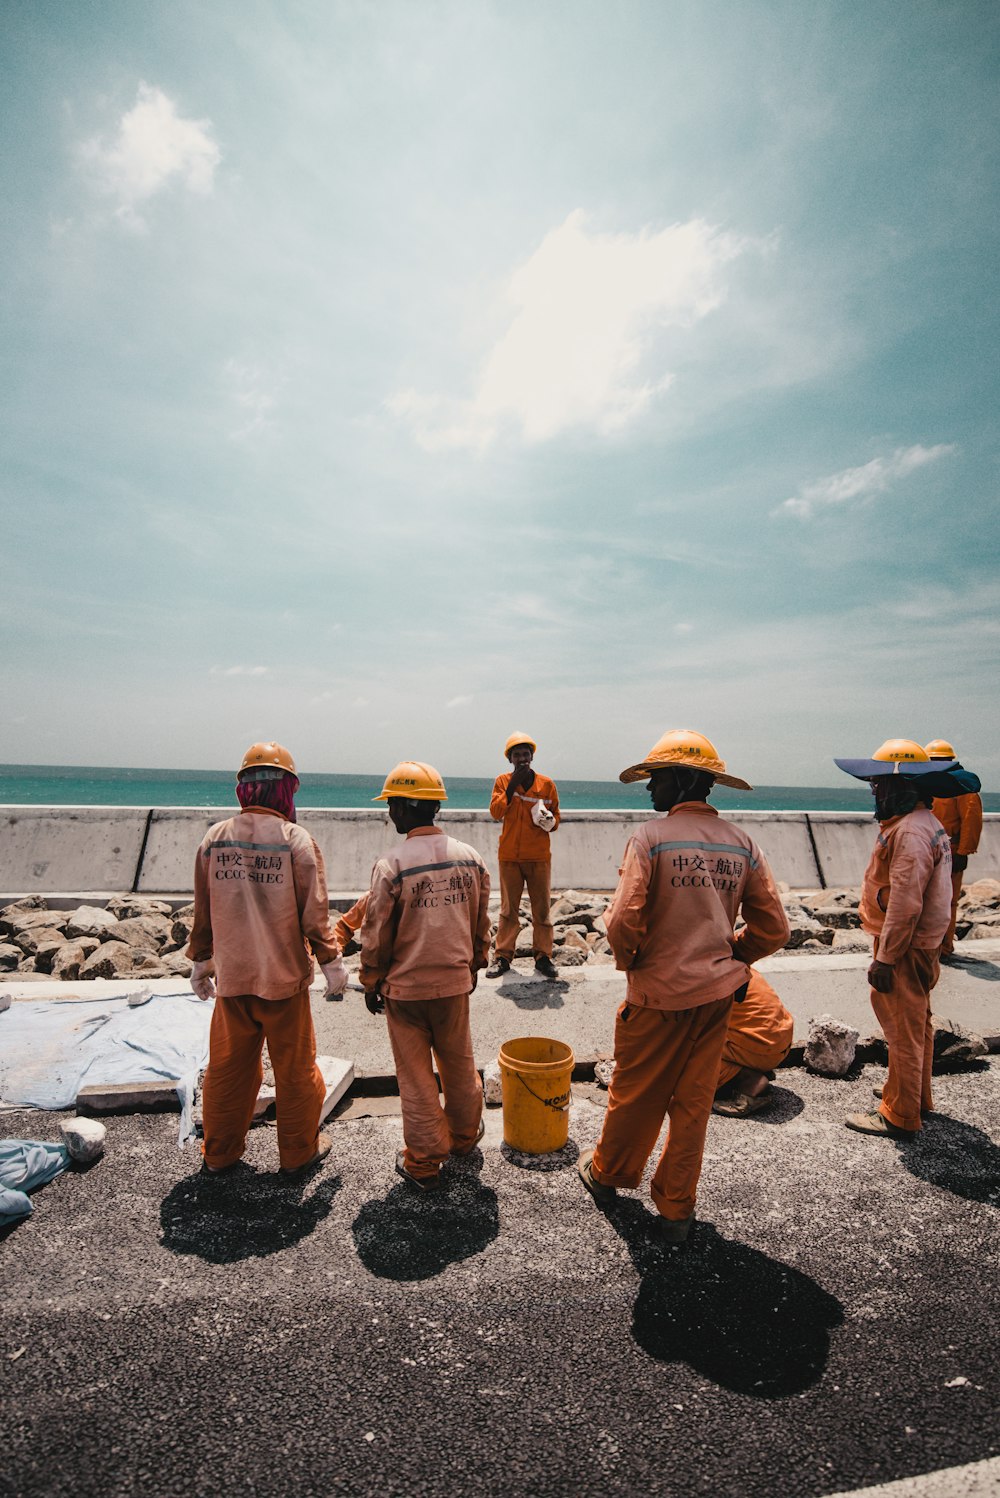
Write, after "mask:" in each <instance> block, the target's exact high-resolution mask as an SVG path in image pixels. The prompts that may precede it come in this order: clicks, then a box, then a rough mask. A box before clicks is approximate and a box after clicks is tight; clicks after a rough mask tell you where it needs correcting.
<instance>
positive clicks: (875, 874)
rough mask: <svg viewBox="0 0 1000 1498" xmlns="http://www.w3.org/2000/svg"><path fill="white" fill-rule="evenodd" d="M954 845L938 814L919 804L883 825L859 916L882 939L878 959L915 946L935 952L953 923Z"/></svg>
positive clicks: (899, 954)
mask: <svg viewBox="0 0 1000 1498" xmlns="http://www.w3.org/2000/svg"><path fill="white" fill-rule="evenodd" d="M951 895H952V890H951V848H950V846H949V843H948V834H947V832H946V831H945V829H944V828H943V827H942V826H941V823H940V822H939V821H938V819H937V817H936V816H935V815H934V813H933V812H931V811H928V809H927V807H926V806H918V807H917V809H916V810H915V811H911V812H908V813H907V814H906V816H905V817H890V819H889V821H888V822H883V823H882V824H881V827H880V828H879V834H878V837H877V838H876V839H875V847H874V848H873V850H872V856H871V858H870V859H869V860H868V867H867V868H866V869H865V877H864V881H863V883H862V885H861V901H860V903H859V905H858V915H859V916H860V917H861V924H862V926H863V927H864V929H865V930H866V931H867V932H868V933H869V935H870V936H877V937H878V960H879V962H889V963H892V962H895V961H896V960H897V959H898V958H900V957H902V955H903V953H904V952H907V951H909V949H910V947H919V948H920V949H921V950H922V951H936V950H937V948H938V947H939V946H940V945H941V943H942V942H943V941H944V939H945V935H946V934H947V931H948V927H949V926H950V924H951Z"/></svg>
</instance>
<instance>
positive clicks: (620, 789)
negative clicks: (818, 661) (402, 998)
mask: <svg viewBox="0 0 1000 1498" xmlns="http://www.w3.org/2000/svg"><path fill="white" fill-rule="evenodd" d="M845 779H846V777H845ZM234 780H235V776H234V775H233V774H232V773H230V772H229V771H218V770H129V769H115V768H110V767H109V768H102V769H90V768H84V767H81V766H79V765H0V803H5V804H19V805H25V804H27V805H32V806H235V805H236V797H235V795H234V794H233V782H234ZM446 780H447V785H448V805H449V806H450V807H458V808H463V807H483V808H485V807H487V806H488V805H489V800H490V791H491V790H492V788H493V780H492V777H491V778H490V779H480V778H478V777H476V778H459V777H456V776H446ZM557 784H558V786H559V800H560V803H561V805H562V806H563V807H565V808H567V809H571V810H580V811H626V810H633V811H648V810H649V796H648V795H647V793H646V790H645V787H644V786H643V785H642V784H639V785H621V784H619V782H618V781H605V780H564V779H563V778H562V777H561V776H559V777H557ZM381 788H382V776H381V775H303V777H302V785H301V787H300V789H299V793H298V796H297V797H296V800H297V802H298V805H299V806H346V807H349V806H371V805H372V798H373V797H375V796H377V795H378V793H379V791H380V790H381ZM983 801H984V803H985V805H986V808H987V810H988V811H1000V795H997V794H993V795H986V796H984V797H983ZM712 802H713V805H715V806H717V807H718V808H719V810H720V811H724V810H725V809H726V808H728V809H729V810H731V811H736V810H746V811H870V810H871V805H872V803H871V797H870V795H869V794H868V791H867V789H866V787H865V786H863V785H861V784H860V783H859V782H852V783H849V784H845V785H844V786H842V787H841V786H837V787H835V788H833V789H831V788H830V787H828V786H822V787H810V786H782V785H767V786H760V787H758V789H757V790H755V791H753V792H747V791H731V790H727V789H726V788H725V787H724V786H720V787H719V789H718V790H717V791H716V792H715V793H714V794H713V796H712Z"/></svg>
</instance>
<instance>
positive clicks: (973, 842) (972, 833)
mask: <svg viewBox="0 0 1000 1498" xmlns="http://www.w3.org/2000/svg"><path fill="white" fill-rule="evenodd" d="M924 749H925V750H926V752H927V754H928V755H929V756H930V758H931V759H932V760H945V759H947V760H957V758H958V756H957V754H956V753H955V751H954V749H953V748H952V746H951V744H949V743H948V740H947V739H932V740H931V742H930V743H929V744H925V745H924ZM931 811H932V812H933V813H934V815H935V816H936V817H937V819H938V821H939V822H940V823H941V826H942V827H943V828H944V830H945V832H947V834H948V838H949V841H950V842H951V924H950V925H949V927H948V930H947V932H946V933H945V938H944V941H943V942H942V943H941V961H942V962H948V961H949V960H958V959H955V927H956V925H957V924H958V901H959V896H960V895H961V893H962V880H963V879H964V877H965V871H966V869H967V868H968V866H969V859H970V858H971V857H972V855H973V853H975V852H976V850H977V849H978V847H979V839H980V837H981V836H982V832H983V800H982V797H981V796H980V795H979V792H978V791H970V792H968V794H967V795H964V796H950V797H944V796H935V798H934V801H933V804H932V806H931Z"/></svg>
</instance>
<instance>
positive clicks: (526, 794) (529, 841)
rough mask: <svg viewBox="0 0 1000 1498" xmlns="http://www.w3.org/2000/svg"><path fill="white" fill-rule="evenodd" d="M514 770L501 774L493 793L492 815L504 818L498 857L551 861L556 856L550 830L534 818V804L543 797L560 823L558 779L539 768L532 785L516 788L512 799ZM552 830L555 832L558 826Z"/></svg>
mask: <svg viewBox="0 0 1000 1498" xmlns="http://www.w3.org/2000/svg"><path fill="white" fill-rule="evenodd" d="M513 773H514V772H513V771H512V770H511V771H509V772H508V773H507V774H506V775H498V776H497V778H496V780H495V781H494V782H493V795H492V796H491V797H490V816H491V817H492V818H493V820H494V822H503V827H502V828H501V829H500V846H499V848H498V849H497V857H498V858H499V859H500V861H501V863H544V862H547V861H548V860H549V859H550V858H551V857H552V850H551V847H550V845H549V833H547V832H543V831H542V829H541V828H540V827H536V826H535V824H534V822H533V821H532V820H531V808H532V807H533V806H535V805H536V804H537V803H538V802H539V801H542V802H544V803H545V805H546V806H547V807H548V809H549V811H550V812H551V813H552V815H553V816H554V817H555V819H556V827H558V826H559V793H558V791H557V790H556V787H555V782H554V781H552V780H550V779H549V777H548V776H547V775H539V773H538V771H537V770H536V771H535V778H534V780H533V781H532V783H531V785H530V786H529V787H528V789H527V790H526V791H515V792H514V794H513V796H511V798H510V800H509V801H508V800H507V787H508V785H510V777H511V775H512V774H513ZM552 830H553V832H554V831H555V827H554V828H553V829H552Z"/></svg>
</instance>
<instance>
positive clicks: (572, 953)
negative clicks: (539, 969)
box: [552, 943, 590, 967]
mask: <svg viewBox="0 0 1000 1498" xmlns="http://www.w3.org/2000/svg"><path fill="white" fill-rule="evenodd" d="M589 955H590V952H589V950H588V948H587V944H586V943H584V947H583V951H582V952H581V950H580V948H579V947H554V948H553V950H552V961H553V962H554V963H555V965H556V967H582V966H583V964H584V963H585V962H586V961H587V958H588V957H589Z"/></svg>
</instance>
